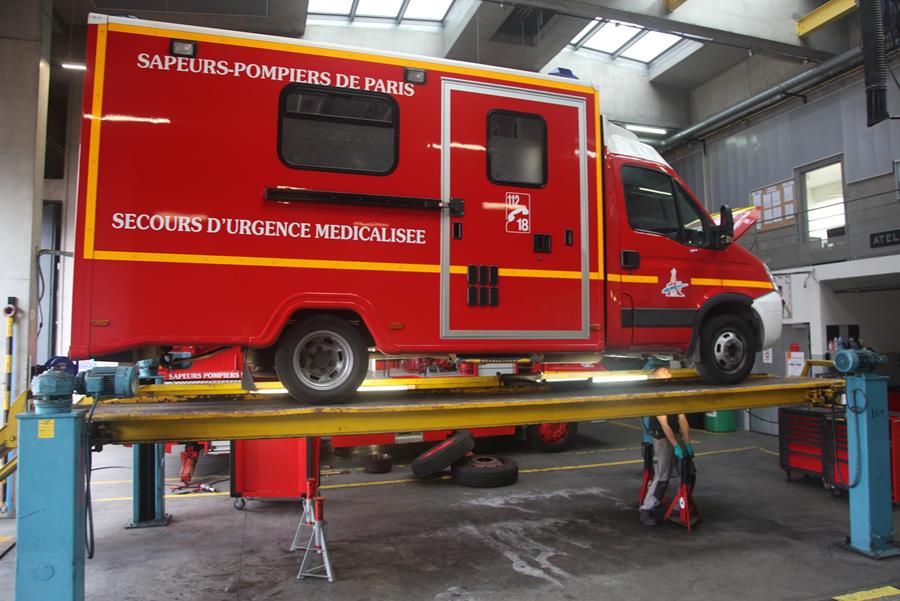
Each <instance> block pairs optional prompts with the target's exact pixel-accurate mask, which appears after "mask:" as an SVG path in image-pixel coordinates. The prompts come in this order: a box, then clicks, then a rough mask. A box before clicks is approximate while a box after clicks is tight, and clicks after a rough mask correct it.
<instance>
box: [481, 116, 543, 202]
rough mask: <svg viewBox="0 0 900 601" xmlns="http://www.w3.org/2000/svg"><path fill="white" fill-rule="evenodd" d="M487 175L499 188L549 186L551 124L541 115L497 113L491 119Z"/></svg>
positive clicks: (489, 121) (488, 135)
mask: <svg viewBox="0 0 900 601" xmlns="http://www.w3.org/2000/svg"><path fill="white" fill-rule="evenodd" d="M487 171H488V179H490V180H491V181H492V182H493V183H495V184H513V185H515V186H525V187H529V188H540V187H541V186H543V185H544V184H546V183H547V124H546V123H545V122H544V118H543V117H541V116H540V115H532V114H529V113H514V112H511V111H501V110H494V111H491V112H490V113H488V117H487Z"/></svg>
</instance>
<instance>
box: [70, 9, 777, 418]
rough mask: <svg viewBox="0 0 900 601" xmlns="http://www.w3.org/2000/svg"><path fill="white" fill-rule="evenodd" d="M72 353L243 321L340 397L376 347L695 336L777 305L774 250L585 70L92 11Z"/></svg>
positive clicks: (245, 340) (673, 342)
mask: <svg viewBox="0 0 900 601" xmlns="http://www.w3.org/2000/svg"><path fill="white" fill-rule="evenodd" d="M88 40H89V42H88V60H87V72H86V77H85V95H84V111H83V115H84V118H83V125H82V131H81V161H80V168H79V202H78V225H77V243H76V244H77V247H76V258H75V303H74V315H73V331H72V348H71V354H72V356H73V357H75V358H87V357H96V358H113V359H119V360H123V359H127V360H135V359H140V358H152V357H158V356H159V355H160V354H162V353H165V351H166V350H167V349H169V348H170V347H172V346H174V345H193V346H204V347H211V346H216V345H221V346H240V347H243V348H245V349H248V350H249V351H250V353H248V354H249V355H250V356H251V357H254V358H255V359H254V365H255V367H256V369H261V370H263V371H265V370H267V369H268V370H272V371H274V372H276V373H277V375H278V377H279V378H280V379H281V381H282V382H283V383H284V384H285V385H286V386H287V388H288V389H289V390H290V391H291V392H292V393H293V394H294V396H296V397H298V398H301V399H304V400H309V401H312V402H337V401H339V400H342V399H344V398H346V397H347V396H348V395H349V394H350V393H352V392H353V390H355V387H356V386H358V384H359V382H360V381H361V379H362V378H363V377H364V376H365V372H366V365H367V360H368V356H369V355H368V354H369V353H370V352H380V353H384V354H387V355H448V354H451V355H456V356H469V357H497V356H502V357H533V358H538V359H541V360H544V361H553V360H568V361H571V360H573V359H575V360H578V358H585V357H592V358H596V357H598V356H600V355H602V354H606V355H609V354H615V355H649V354H657V355H660V354H662V355H673V356H679V357H686V358H688V359H696V362H697V364H698V366H699V368H700V370H701V373H702V374H703V375H704V376H705V377H706V378H707V379H710V380H712V381H715V382H720V383H729V382H735V381H739V380H740V379H742V378H743V377H744V376H745V375H746V373H747V372H748V371H749V369H750V367H752V364H753V359H754V356H755V353H756V352H757V351H758V350H760V349H762V348H766V347H768V346H770V345H771V344H772V342H773V341H774V340H775V339H776V338H777V337H778V336H779V334H780V329H781V324H780V321H781V302H780V299H779V298H778V296H777V293H776V292H775V291H774V288H773V284H772V281H771V278H770V276H769V275H768V273H767V270H766V268H765V266H764V265H763V264H762V263H761V262H760V261H759V260H758V259H756V258H755V257H753V256H752V255H751V254H750V253H749V252H747V251H746V250H745V249H743V248H742V247H740V246H739V245H737V244H731V243H730V242H731V239H732V231H733V230H732V228H731V224H730V221H731V213H730V212H729V211H724V212H723V213H724V214H723V217H722V219H721V220H722V221H723V222H725V223H724V224H723V225H718V224H717V223H716V222H714V221H713V219H711V218H710V216H709V215H708V214H707V213H706V212H705V211H704V209H703V208H702V206H701V205H699V204H698V203H697V202H696V200H695V198H694V196H693V194H692V193H691V192H690V190H689V189H688V186H686V185H685V184H684V182H683V181H682V180H681V178H679V176H678V175H677V174H676V173H675V172H674V171H673V170H672V169H671V167H670V166H669V165H668V164H667V163H666V162H665V160H663V159H662V157H661V156H660V155H659V154H658V153H657V152H656V151H655V150H654V149H653V148H652V147H650V146H648V145H646V144H643V143H641V142H639V141H638V140H637V139H636V138H635V137H634V136H633V135H631V134H629V133H628V132H626V131H625V130H623V129H621V128H619V127H617V126H615V125H611V124H607V123H605V121H604V119H603V118H602V116H601V113H600V105H599V102H600V98H601V95H600V92H599V91H598V90H597V89H596V88H595V87H593V86H591V85H588V84H585V83H583V82H580V81H576V80H571V79H562V78H557V77H550V76H542V75H538V74H534V73H525V72H519V71H512V70H506V69H500V68H492V67H487V66H484V65H470V64H465V63H458V62H452V61H444V60H437V59H429V58H419V57H410V56H401V55H395V54H388V53H372V52H370V51H363V50H356V49H348V48H342V47H334V46H324V45H314V44H309V43H305V42H302V41H297V40H292V39H282V38H276V37H269V36H258V35H252V34H244V33H235V32H228V31H220V30H211V29H203V28H193V27H187V26H182V25H173V24H168V23H153V22H147V21H139V20H134V19H124V18H115V17H107V16H100V15H91V17H90V23H89V36H88Z"/></svg>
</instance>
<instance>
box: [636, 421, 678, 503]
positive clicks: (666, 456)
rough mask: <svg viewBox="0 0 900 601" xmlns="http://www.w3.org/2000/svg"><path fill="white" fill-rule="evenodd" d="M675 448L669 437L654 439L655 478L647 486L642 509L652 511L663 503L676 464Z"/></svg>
mask: <svg viewBox="0 0 900 601" xmlns="http://www.w3.org/2000/svg"><path fill="white" fill-rule="evenodd" d="M674 460H675V448H674V447H673V446H672V443H671V442H669V439H668V438H666V437H665V436H663V437H662V438H654V439H653V480H652V481H651V482H650V485H649V486H648V487H647V496H645V497H644V502H643V503H642V504H641V511H651V510H653V509H656V507H657V506H658V505H659V504H660V503H662V500H663V497H664V496H666V488H668V486H669V477H670V476H671V474H672V468H673V467H674V466H675V461H674Z"/></svg>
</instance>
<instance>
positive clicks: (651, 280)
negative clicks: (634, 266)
mask: <svg viewBox="0 0 900 601" xmlns="http://www.w3.org/2000/svg"><path fill="white" fill-rule="evenodd" d="M606 279H607V281H609V282H625V283H626V284H658V283H659V278H658V277H656V276H655V275H627V274H626V275H622V274H619V273H607V274H606Z"/></svg>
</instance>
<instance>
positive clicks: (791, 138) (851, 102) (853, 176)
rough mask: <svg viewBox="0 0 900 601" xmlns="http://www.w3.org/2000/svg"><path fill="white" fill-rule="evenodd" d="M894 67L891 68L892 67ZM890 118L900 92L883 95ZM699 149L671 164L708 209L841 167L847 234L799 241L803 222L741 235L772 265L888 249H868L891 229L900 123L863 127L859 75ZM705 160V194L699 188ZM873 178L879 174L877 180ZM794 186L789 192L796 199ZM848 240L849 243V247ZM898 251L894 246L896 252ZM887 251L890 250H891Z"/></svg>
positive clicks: (897, 111)
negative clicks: (832, 164) (818, 169)
mask: <svg viewBox="0 0 900 601" xmlns="http://www.w3.org/2000/svg"><path fill="white" fill-rule="evenodd" d="M895 69H896V68H895ZM888 98H889V105H890V107H889V109H890V112H891V114H894V115H900V90H898V89H897V88H896V87H893V86H892V87H891V89H890V90H889V92H888ZM706 153H707V154H706V156H704V154H703V152H702V150H700V149H698V150H697V151H695V152H693V153H691V154H688V155H686V156H683V157H679V158H678V159H676V160H673V161H672V166H673V167H674V168H675V169H676V170H677V171H678V172H679V174H681V176H682V177H683V178H684V179H685V181H686V182H687V183H688V185H690V186H691V188H692V189H693V190H694V192H695V193H696V194H697V196H698V198H699V199H701V200H702V201H703V202H704V204H705V205H706V207H707V209H709V210H711V211H715V210H718V207H719V206H720V205H722V204H728V205H730V206H732V207H740V206H746V205H748V204H750V193H751V192H752V191H753V190H758V189H760V188H763V187H766V186H770V185H772V184H776V183H779V182H783V181H786V180H790V179H794V178H795V177H797V174H798V171H799V170H801V169H802V168H803V167H804V166H807V165H809V164H811V163H815V162H817V161H821V160H822V159H828V158H832V157H834V158H840V159H842V160H843V165H844V182H845V192H846V193H845V201H846V203H847V209H846V210H847V234H848V235H847V236H846V239H843V240H841V239H838V240H837V241H836V242H835V243H834V244H830V245H829V246H828V247H826V248H823V247H822V246H821V245H820V244H816V243H811V242H810V241H806V240H805V235H804V231H805V229H804V228H805V224H804V223H802V222H798V224H797V227H795V228H793V229H791V228H783V229H782V230H780V231H776V232H764V233H759V234H757V233H755V232H751V233H748V234H747V236H746V240H742V243H743V244H745V245H746V246H748V247H750V248H752V250H753V251H754V252H756V253H757V254H758V255H759V256H760V257H761V258H763V259H764V260H766V261H767V262H769V264H770V266H771V267H773V268H780V267H793V266H799V265H809V264H814V263H821V262H826V261H837V260H845V259H850V258H859V257H864V256H871V255H876V254H885V253H886V252H890V251H889V250H887V249H877V250H875V249H870V248H869V244H868V234H869V233H870V232H873V231H880V230H884V229H890V228H891V227H897V225H895V224H897V223H898V222H900V202H897V201H894V200H893V198H894V195H895V191H894V184H893V179H892V177H885V175H886V174H891V173H892V171H893V161H894V160H900V123H898V122H896V121H885V122H883V123H880V124H878V125H876V126H875V127H872V128H869V127H867V126H866V109H865V87H864V84H863V82H862V79H861V76H860V77H857V78H856V79H855V80H853V81H851V82H849V83H846V82H845V83H842V84H841V87H839V88H837V89H833V90H830V91H827V92H824V93H820V94H819V95H818V96H815V97H811V98H810V99H809V102H808V103H806V104H800V103H797V104H796V105H795V106H793V107H791V108H790V109H789V110H786V111H782V112H780V113H778V114H773V115H771V116H769V117H768V118H765V117H764V118H762V119H760V120H758V121H755V122H754V123H752V124H751V125H750V126H747V127H741V128H740V129H738V128H736V129H735V130H734V131H732V132H731V133H729V134H727V135H725V136H721V137H717V138H715V139H709V140H707V147H706ZM704 159H705V160H706V168H707V170H708V177H707V181H708V182H709V189H706V188H705V186H704V178H703V161H704ZM876 176H882V177H878V178H877V179H873V178H876ZM799 184H800V182H799V181H798V182H797V187H796V194H797V195H798V196H799V195H800V193H801V191H800V185H799ZM849 242H852V247H851V244H849ZM896 248H897V247H895V249H896ZM891 250H893V249H891Z"/></svg>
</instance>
